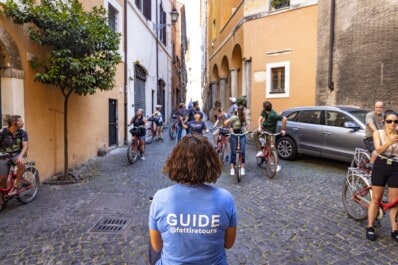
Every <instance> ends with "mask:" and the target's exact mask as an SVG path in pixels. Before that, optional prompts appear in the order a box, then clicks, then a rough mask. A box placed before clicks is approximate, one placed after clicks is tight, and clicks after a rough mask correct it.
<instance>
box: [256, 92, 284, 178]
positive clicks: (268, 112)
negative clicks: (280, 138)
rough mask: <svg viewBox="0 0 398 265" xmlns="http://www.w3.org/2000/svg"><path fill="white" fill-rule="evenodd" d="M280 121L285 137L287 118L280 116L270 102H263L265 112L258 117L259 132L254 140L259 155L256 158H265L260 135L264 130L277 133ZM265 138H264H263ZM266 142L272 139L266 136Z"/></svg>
mask: <svg viewBox="0 0 398 265" xmlns="http://www.w3.org/2000/svg"><path fill="white" fill-rule="evenodd" d="M278 121H282V129H281V134H282V135H285V134H286V121H287V118H286V117H284V116H282V115H278V114H277V113H276V111H274V110H273V109H272V103H271V102H270V101H268V100H267V101H264V102H263V110H262V111H261V115H260V117H258V120H257V125H258V128H257V131H255V132H254V134H253V140H254V144H255V145H256V150H257V154H256V156H258V157H261V156H263V155H264V154H263V151H262V147H261V142H260V134H261V131H262V130H265V131H269V132H271V133H276V127H277V124H278ZM262 137H264V136H262ZM265 141H271V138H270V137H269V136H267V135H265ZM279 169H280V165H278V169H277V171H279Z"/></svg>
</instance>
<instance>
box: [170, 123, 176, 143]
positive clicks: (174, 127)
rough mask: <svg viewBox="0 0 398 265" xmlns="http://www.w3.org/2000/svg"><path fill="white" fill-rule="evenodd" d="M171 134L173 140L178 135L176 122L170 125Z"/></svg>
mask: <svg viewBox="0 0 398 265" xmlns="http://www.w3.org/2000/svg"><path fill="white" fill-rule="evenodd" d="M169 136H170V139H171V140H174V139H175V138H176V137H177V125H176V124H175V123H173V125H171V126H170V129H169Z"/></svg>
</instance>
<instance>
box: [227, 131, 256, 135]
mask: <svg viewBox="0 0 398 265" xmlns="http://www.w3.org/2000/svg"><path fill="white" fill-rule="evenodd" d="M248 133H252V132H251V131H246V132H244V133H234V132H231V135H235V136H243V135H246V134H248Z"/></svg>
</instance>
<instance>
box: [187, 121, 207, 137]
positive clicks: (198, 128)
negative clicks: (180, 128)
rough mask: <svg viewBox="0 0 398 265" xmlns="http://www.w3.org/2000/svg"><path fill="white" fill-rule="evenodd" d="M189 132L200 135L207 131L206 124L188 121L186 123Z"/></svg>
mask: <svg viewBox="0 0 398 265" xmlns="http://www.w3.org/2000/svg"><path fill="white" fill-rule="evenodd" d="M188 128H189V132H190V133H191V134H200V135H202V133H203V131H204V130H206V129H207V127H206V123H205V122H204V121H199V122H196V121H190V122H189V123H188Z"/></svg>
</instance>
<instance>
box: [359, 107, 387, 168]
mask: <svg viewBox="0 0 398 265" xmlns="http://www.w3.org/2000/svg"><path fill="white" fill-rule="evenodd" d="M383 105H384V104H383V102H381V101H376V103H375V107H374V111H371V112H369V113H368V114H366V129H365V139H363V142H364V144H365V146H366V149H368V151H369V153H370V154H371V156H370V161H369V163H370V164H372V165H373V163H374V161H375V160H376V157H377V152H376V150H375V146H374V144H373V133H374V132H375V131H377V130H381V129H383Z"/></svg>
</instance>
